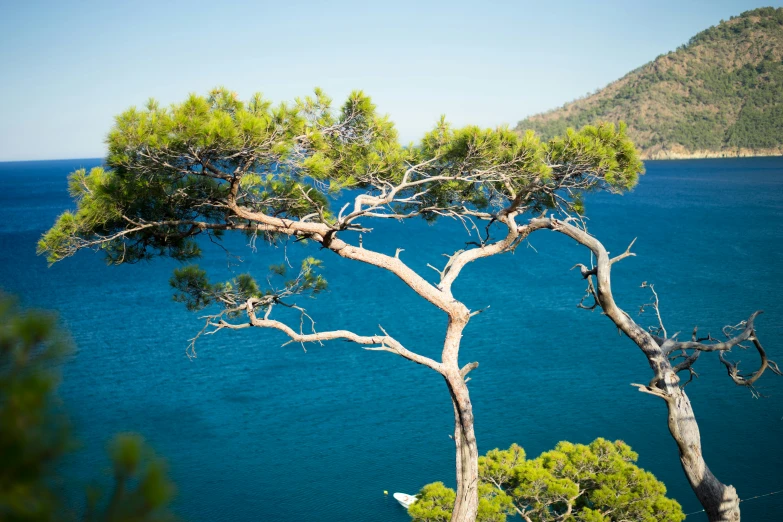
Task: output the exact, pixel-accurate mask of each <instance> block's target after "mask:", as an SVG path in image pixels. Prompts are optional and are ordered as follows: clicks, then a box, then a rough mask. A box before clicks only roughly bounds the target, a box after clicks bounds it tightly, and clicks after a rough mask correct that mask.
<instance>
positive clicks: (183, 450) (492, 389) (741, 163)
mask: <svg viewBox="0 0 783 522" xmlns="http://www.w3.org/2000/svg"><path fill="white" fill-rule="evenodd" d="M98 163H99V160H69V161H50V162H24V163H0V187H1V188H2V190H0V287H1V288H4V289H5V290H7V291H9V292H13V293H16V294H19V295H20V296H21V300H22V303H23V304H24V305H28V306H37V307H45V308H50V309H56V310H58V311H59V312H60V315H61V318H62V320H63V322H64V323H65V324H66V325H67V327H68V328H70V330H71V331H72V332H73V336H74V338H75V340H76V342H77V344H78V351H77V353H76V355H75V356H74V357H73V358H72V360H71V361H69V363H68V364H67V366H66V368H65V380H64V383H63V386H62V389H61V392H62V396H63V397H64V400H65V402H66V403H67V404H68V406H69V407H70V410H71V414H72V417H73V419H74V423H75V428H76V432H77V434H78V436H79V438H80V439H81V441H82V443H83V446H84V449H83V450H82V451H80V452H79V453H77V454H76V455H75V456H74V457H73V458H72V459H71V460H70V462H69V468H70V471H69V473H70V476H72V477H74V481H77V480H78V481H79V482H80V483H81V482H88V481H90V480H92V479H94V478H96V477H98V478H102V479H103V480H108V476H107V473H106V471H105V470H106V467H107V460H106V458H105V456H104V446H105V443H106V441H107V439H108V438H109V436H110V434H112V433H114V432H117V431H128V430H133V431H139V432H141V433H143V434H144V435H145V436H146V438H147V439H148V440H150V441H151V442H152V443H153V444H154V446H155V447H156V449H157V450H158V451H159V452H160V453H162V454H164V455H166V456H167V458H168V460H169V462H170V466H171V470H172V474H173V476H174V478H175V480H176V482H177V484H178V488H179V494H178V500H177V508H178V511H179V512H180V513H181V514H182V515H183V516H184V518H186V519H189V520H194V521H227V520H263V521H266V520H270V521H281V522H282V521H300V520H323V521H369V520H381V521H387V520H388V521H400V522H402V521H405V520H408V517H407V515H406V514H405V513H404V511H403V510H402V509H401V508H400V507H399V506H398V505H396V502H395V501H394V500H393V499H391V497H390V496H389V497H385V496H384V495H383V491H384V490H388V491H389V492H393V491H404V492H410V493H413V492H415V491H417V490H418V489H419V488H420V487H421V486H422V485H423V484H425V483H427V482H431V481H434V480H443V481H445V482H447V483H452V484H453V480H454V479H453V469H454V464H453V458H454V448H453V444H452V441H451V440H450V439H449V437H448V435H449V434H450V433H451V430H452V412H451V404H450V402H449V399H448V393H447V391H446V388H445V385H444V383H443V382H442V380H440V379H439V378H438V376H437V375H436V374H434V373H433V372H432V371H429V370H427V369H425V368H423V367H420V366H417V365H415V364H413V363H410V362H408V361H405V360H403V359H401V358H398V357H395V356H393V355H391V354H387V353H375V352H366V351H363V350H361V349H360V348H358V347H356V346H353V345H350V344H347V343H342V342H334V343H329V344H326V345H324V346H310V347H308V349H307V352H306V353H305V352H304V351H303V350H302V348H301V347H300V346H295V345H288V346H286V347H281V344H282V343H283V342H285V340H286V339H285V338H284V337H283V335H282V334H278V333H274V332H266V331H260V330H259V331H241V332H233V333H232V332H224V333H221V334H219V335H216V336H212V337H210V338H208V339H205V340H204V341H202V342H201V343H200V344H199V345H198V354H199V356H198V358H197V359H195V360H189V359H188V358H187V357H186V356H185V348H186V346H187V344H188V339H189V338H190V337H192V336H193V334H195V333H196V332H197V331H198V330H199V329H200V327H201V322H200V321H199V319H198V317H197V315H196V314H190V313H188V312H186V311H185V310H184V307H182V306H180V305H178V304H176V303H173V302H172V301H171V298H170V290H169V288H168V278H169V276H170V274H171V270H172V268H173V267H174V266H175V265H174V263H172V262H170V261H166V260H163V261H161V260H158V261H155V262H153V263H150V264H142V265H136V266H123V267H106V266H105V265H104V264H103V262H102V260H101V259H100V257H99V256H98V255H95V254H92V253H90V252H86V253H81V254H80V255H78V256H76V257H75V258H73V259H69V260H67V261H65V262H63V263H59V264H58V265H56V266H54V267H52V268H47V267H46V262H45V260H44V259H41V258H39V257H36V256H35V243H36V241H37V239H38V237H39V236H40V235H41V233H42V232H43V231H44V230H45V229H46V228H48V227H49V226H50V225H51V224H52V222H53V220H54V219H55V217H56V216H57V215H58V214H59V213H60V212H62V211H63V210H64V209H66V208H69V207H70V201H69V198H68V195H67V190H66V175H67V173H69V172H70V171H72V170H74V169H75V168H78V167H81V166H85V167H90V166H94V165H96V164H98ZM647 168H648V173H647V175H646V176H645V177H644V178H642V181H641V183H640V184H639V186H638V188H637V189H636V190H635V191H634V192H633V193H632V194H629V195H626V196H623V197H611V196H605V195H599V196H594V197H592V198H590V199H589V200H588V215H589V216H590V218H591V221H590V227H591V231H592V232H593V233H595V234H596V235H598V236H599V237H600V238H601V239H602V240H603V242H604V244H606V245H607V248H609V249H610V250H611V251H613V252H616V253H619V252H621V251H623V250H624V249H625V247H626V246H627V244H628V243H629V242H630V241H631V240H632V239H633V238H634V237H637V236H638V238H639V239H638V240H637V242H636V246H635V251H636V252H637V257H635V258H630V259H627V260H625V261H623V262H622V263H620V264H619V265H616V268H615V273H614V278H613V279H614V284H615V293H616V297H617V299H618V302H619V303H620V304H621V305H623V306H624V307H625V309H626V310H627V311H628V312H629V313H635V312H636V310H637V309H638V307H639V305H641V304H643V303H645V302H647V301H648V299H649V294H647V293H646V290H644V289H641V288H639V285H640V283H641V281H643V280H646V281H649V282H653V283H654V284H655V285H656V289H657V290H658V292H659V294H660V295H661V307H662V312H663V314H664V318H665V320H666V322H667V327H668V328H669V331H670V332H673V331H677V330H682V331H684V332H690V330H691V329H692V327H693V325H699V327H700V328H701V330H702V331H704V332H706V331H711V332H713V333H718V332H719V330H720V327H721V326H723V325H724V324H728V323H736V322H738V321H740V320H742V319H744V318H746V317H747V316H748V315H749V314H750V313H751V312H753V311H754V310H756V309H763V310H765V314H764V315H763V316H761V317H760V319H759V320H758V323H757V325H758V328H759V332H760V337H761V339H762V342H763V343H764V345H765V346H766V347H767V348H768V351H769V352H770V354H771V356H772V358H776V359H778V360H779V361H780V362H781V363H783V304H781V303H782V301H781V298H780V295H781V293H782V292H781V291H782V290H783V284H782V283H781V274H780V269H781V267H783V227H781V224H783V159H781V158H758V159H736V160H703V161H686V162H650V163H648V164H647ZM447 231H448V233H444V232H443V230H442V229H441V228H433V227H428V226H427V225H424V224H422V223H406V224H404V225H400V224H396V223H385V224H383V226H380V227H376V232H377V233H375V234H371V235H365V238H364V241H365V246H368V247H371V248H376V249H380V250H382V251H385V252H389V253H393V252H394V250H395V249H396V248H397V247H401V248H405V252H403V254H402V257H403V259H404V260H406V261H408V262H409V263H410V264H411V265H412V266H413V267H414V268H416V269H417V270H420V271H421V272H422V273H425V274H426V273H427V272H428V271H429V269H427V268H426V264H427V263H428V262H429V263H433V264H442V263H443V260H444V258H442V257H441V254H442V253H446V252H448V253H451V252H453V251H454V250H456V249H459V248H461V247H463V246H464V241H465V236H464V231H463V230H462V228H461V227H459V226H452V225H449V226H448V227H447ZM536 234H537V235H534V236H532V237H531V238H530V248H528V247H527V246H522V247H520V248H519V249H518V250H517V252H516V254H514V255H506V256H501V257H496V258H495V259H491V260H484V261H481V262H478V263H474V264H473V265H472V266H470V267H469V268H468V269H466V270H465V271H464V272H463V275H462V276H461V278H460V280H459V281H458V284H457V285H456V287H455V293H456V295H457V296H458V297H460V298H461V299H462V300H463V301H464V302H466V303H467V304H468V306H469V307H470V308H472V309H478V308H482V307H485V306H487V305H491V308H489V310H488V311H487V312H486V313H484V314H482V315H480V316H478V317H476V318H474V320H473V321H472V323H471V324H470V325H469V327H468V329H467V332H466V335H465V338H464V343H463V350H462V361H463V362H467V361H469V360H478V361H480V363H481V367H480V368H479V369H478V370H476V371H475V372H474V373H473V374H472V377H473V380H472V381H471V393H472V397H473V401H474V409H475V414H476V430H477V436H478V441H479V449H480V451H481V452H482V453H483V452H486V451H487V450H489V449H492V448H495V447H507V446H508V445H510V444H511V443H512V442H518V443H520V444H521V445H522V446H524V448H525V449H526V450H527V452H528V454H530V455H536V454H538V453H540V452H541V451H544V450H547V449H550V448H552V447H553V446H554V445H555V444H556V443H557V442H558V441H559V440H571V441H574V442H583V443H587V442H590V441H591V440H593V439H594V438H595V437H598V436H602V437H606V438H610V439H623V440H625V441H626V442H628V443H629V444H630V445H631V446H632V447H633V448H634V449H635V450H636V451H638V452H639V454H640V465H641V466H643V467H645V468H647V469H649V470H650V471H652V472H653V473H654V474H655V475H657V476H658V477H659V478H660V479H661V480H663V481H664V482H665V483H666V484H667V486H668V488H669V491H670V494H671V495H672V496H673V497H675V498H676V499H677V500H679V501H680V502H681V503H682V504H683V507H684V509H685V512H686V513H689V512H692V511H697V510H699V509H701V507H700V506H699V504H698V503H697V501H696V499H695V497H694V495H693V494H692V492H691V490H690V488H689V487H688V485H687V483H686V481H685V479H684V476H683V474H682V471H681V469H680V467H679V463H678V459H677V451H676V448H675V445H674V442H673V441H672V440H671V438H670V437H669V434H668V431H667V429H666V421H665V407H664V405H663V404H662V403H661V401H660V400H658V399H656V398H654V397H650V396H647V395H643V394H641V393H639V392H637V391H636V390H635V388H632V387H631V386H629V383H632V382H647V381H648V380H649V378H650V372H649V369H648V367H647V364H646V361H645V360H644V358H643V356H642V355H641V353H640V352H639V351H638V349H637V348H636V346H635V345H633V344H632V343H631V342H630V341H628V340H627V339H625V338H622V337H619V336H618V335H617V334H616V333H615V330H614V329H613V327H612V325H611V323H610V322H609V321H608V320H607V319H606V318H605V317H602V316H601V315H600V314H599V313H591V312H587V311H584V310H579V309H577V308H576V303H577V302H578V301H579V299H580V297H581V296H582V292H583V290H584V287H583V283H582V281H581V280H580V278H579V277H578V276H577V274H575V273H574V272H569V268H570V267H571V266H572V265H573V264H574V263H577V262H586V261H588V259H589V258H588V257H587V255H586V252H585V251H583V250H581V249H579V248H578V247H577V246H576V245H574V244H573V243H572V242H570V241H569V240H567V239H565V238H564V237H560V236H557V235H555V234H552V233H549V232H538V233H536ZM231 245H232V247H234V248H235V249H236V250H237V253H238V254H240V255H241V256H242V257H243V258H244V261H245V262H244V264H243V266H241V267H237V266H229V263H228V262H227V261H228V260H227V258H226V256H225V254H224V253H222V251H219V250H209V252H208V255H207V257H206V259H205V260H204V261H203V263H202V264H204V265H206V266H208V267H209V269H210V270H211V271H212V273H213V274H215V277H216V278H218V277H220V278H224V279H225V278H229V277H230V276H231V271H235V272H238V271H246V270H252V271H254V272H256V273H260V274H263V273H265V272H264V271H265V268H266V267H267V266H268V265H269V264H271V263H278V262H280V259H281V257H282V255H283V250H282V249H277V250H273V249H269V248H266V247H264V248H260V249H259V251H258V252H257V253H255V254H254V253H252V252H251V251H250V250H249V249H248V248H246V247H245V246H244V245H243V242H242V241H236V242H233V243H231ZM302 253H303V252H301V251H300V250H299V249H295V248H293V247H292V248H291V249H289V254H290V255H291V256H297V255H301V254H302ZM325 260H326V268H325V271H326V276H327V278H328V279H329V281H330V292H328V293H327V294H325V295H322V296H319V298H318V299H317V300H300V304H304V305H306V306H307V308H308V310H309V312H310V313H311V315H312V316H313V317H314V318H315V320H316V321H317V327H318V328H319V329H321V330H325V329H330V328H337V327H348V328H351V329H354V330H355V331H357V332H359V333H362V334H367V335H370V334H373V333H377V332H378V329H377V326H376V325H378V324H381V325H382V326H383V327H384V328H385V329H386V330H388V331H389V333H391V334H392V335H394V336H396V337H397V338H398V339H400V340H401V341H402V342H403V343H404V344H405V345H407V346H408V347H409V348H411V349H414V350H417V351H420V352H423V353H425V354H429V355H432V356H436V355H437V354H438V352H439V342H440V340H441V338H442V334H443V331H444V328H445V321H444V318H443V316H442V315H441V314H439V313H437V312H436V311H435V310H433V309H432V307H431V306H428V305H427V304H426V303H424V302H422V301H421V300H420V299H417V298H416V297H415V296H414V295H413V294H412V292H411V291H409V290H408V289H407V287H405V286H404V285H403V284H402V283H400V282H399V281H397V280H396V279H395V278H394V277H392V276H389V275H388V274H385V273H382V272H380V271H379V270H376V269H373V268H371V267H366V266H361V265H358V264H356V263H352V262H350V261H345V260H342V259H339V258H337V256H333V255H330V256H327V257H326V258H325ZM432 275H435V274H434V273H432ZM428 277H429V276H428ZM642 319H644V321H643V322H644V323H650V324H651V323H652V317H643V318H642ZM735 358H740V359H741V360H742V361H743V366H745V365H746V364H747V366H745V367H746V368H748V369H750V368H751V365H752V364H753V362H754V360H755V359H754V357H753V355H752V354H750V353H748V354H742V355H741V356H737V357H735ZM699 362H700V364H699V369H700V372H701V378H700V379H698V381H697V382H695V383H693V384H691V385H689V386H688V392H689V394H690V397H691V399H692V401H693V404H694V409H695V412H696V415H697V417H698V419H699V421H700V426H701V430H702V436H703V443H704V451H705V455H706V458H707V462H708V464H709V465H710V466H711V468H712V469H713V471H714V472H715V474H716V475H717V476H718V477H719V478H720V479H722V480H723V481H724V482H727V483H731V484H734V485H735V486H736V487H737V489H738V490H739V493H740V496H741V497H743V498H749V497H752V496H755V495H760V494H764V493H768V492H770V491H776V490H780V489H783V471H781V470H783V449H781V446H780V441H781V440H783V378H779V377H776V376H774V375H772V374H770V375H765V376H764V378H763V379H762V380H761V381H760V386H759V389H760V391H761V392H762V393H763V394H765V395H766V396H767V397H766V398H763V399H758V400H756V399H753V398H752V397H751V395H750V393H749V392H748V391H747V390H744V389H740V388H738V387H736V386H734V385H733V384H732V383H731V382H730V381H729V380H728V378H727V377H726V375H725V371H724V370H723V369H722V366H720V364H719V363H718V361H717V358H714V357H710V356H709V355H705V356H704V357H702V360H700V361H699ZM743 510H744V514H745V520H754V521H773V520H779V519H780V513H781V512H783V494H780V495H775V496H770V497H765V498H761V499H757V500H751V501H749V502H747V503H744V504H743ZM689 520H706V517H704V515H703V514H698V515H694V516H692V517H689Z"/></svg>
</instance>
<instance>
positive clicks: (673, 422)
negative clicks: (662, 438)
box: [664, 371, 740, 522]
mask: <svg viewBox="0 0 783 522" xmlns="http://www.w3.org/2000/svg"><path fill="white" fill-rule="evenodd" d="M672 377H673V378H672ZM664 382H665V388H666V389H667V392H668V395H669V397H668V398H667V400H666V404H667V406H668V409H669V431H670V432H671V434H672V437H673V438H674V440H675V441H676V442H677V447H678V448H679V450H680V463H681V464H682V469H683V471H685V476H686V477H687V478H688V482H690V485H691V487H692V488H693V491H694V493H696V497H697V498H698V499H699V502H700V503H701V505H702V506H704V510H705V512H706V513H707V517H708V518H709V520H710V522H738V521H739V520H740V509H739V502H740V500H739V497H738V496H737V490H736V489H734V486H727V485H725V484H723V483H721V482H720V481H719V480H718V479H717V478H716V477H715V475H713V474H712V472H711V471H710V469H709V468H708V467H707V464H706V462H704V457H703V456H702V452H701V436H700V434H699V425H698V424H697V423H696V417H695V416H694V414H693V409H692V408H691V402H690V400H689V399H688V396H687V395H686V394H685V392H684V391H683V390H682V389H680V387H679V379H678V378H677V376H676V375H675V374H674V372H673V371H670V372H669V373H667V374H666V375H665V377H664Z"/></svg>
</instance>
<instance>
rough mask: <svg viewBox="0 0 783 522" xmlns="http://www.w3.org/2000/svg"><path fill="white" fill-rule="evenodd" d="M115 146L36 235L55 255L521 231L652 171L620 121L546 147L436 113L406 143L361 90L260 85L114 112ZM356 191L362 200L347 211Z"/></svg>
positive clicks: (113, 257)
mask: <svg viewBox="0 0 783 522" xmlns="http://www.w3.org/2000/svg"><path fill="white" fill-rule="evenodd" d="M107 143H108V150H109V152H108V155H107V157H106V161H105V165H104V166H103V167H98V168H94V169H92V170H91V171H90V172H86V171H85V170H83V169H82V170H78V171H76V172H74V173H73V174H71V176H70V185H69V186H70V192H71V195H72V197H73V199H74V201H75V203H76V209H75V210H74V211H68V212H65V213H64V214H62V215H61V216H60V217H59V218H58V220H57V222H56V223H55V225H54V226H53V227H52V229H51V230H49V231H48V232H47V233H46V234H45V235H44V236H43V237H42V239H41V240H40V242H39V245H38V249H39V252H40V253H45V254H46V255H47V257H48V259H49V261H50V262H56V261H59V260H61V259H63V258H65V257H68V256H71V255H73V254H74V253H76V252H77V251H79V250H80V249H85V248H91V249H97V250H101V251H102V252H103V253H104V254H105V256H106V259H107V261H108V262H109V263H116V264H119V263H133V262H137V261H140V260H148V259H151V258H154V257H158V256H167V257H172V258H174V259H177V260H179V261H188V260H192V259H194V258H198V257H199V256H200V255H201V247H200V244H199V242H197V241H196V238H197V237H198V236H209V237H210V239H212V240H213V241H214V242H219V241H220V239H221V237H222V236H223V234H225V232H227V231H231V230H241V231H243V232H244V233H246V234H248V235H250V236H252V237H257V236H261V237H263V238H264V239H266V240H269V241H275V240H278V239H280V238H284V237H294V238H296V239H299V240H302V239H310V240H315V241H316V242H318V243H321V244H322V245H323V246H325V247H328V248H331V249H333V250H334V249H335V248H336V246H335V245H337V244H338V243H336V242H335V241H336V238H337V237H338V235H339V234H340V233H341V232H345V231H357V230H360V231H364V232H365V233H369V232H370V228H368V222H369V221H370V220H372V219H403V218H413V217H421V218H423V219H426V220H429V221H434V220H436V219H437V218H441V217H449V218H456V219H462V220H466V219H467V220H479V221H486V222H489V223H490V224H493V223H500V224H504V225H505V226H506V227H509V226H511V227H513V226H515V225H513V223H514V219H515V218H516V217H517V216H521V215H523V214H525V213H533V212H536V213H540V212H541V211H544V210H546V209H557V210H562V211H566V212H575V213H581V212H582V211H583V208H582V195H583V194H584V193H585V192H588V191H592V190H608V191H612V192H622V191H625V190H628V189H630V188H632V187H633V186H634V184H635V183H636V181H637V177H638V175H639V174H640V173H642V172H643V166H642V163H641V162H640V160H639V159H638V156H637V154H636V151H635V149H634V147H633V144H632V143H631V142H630V141H629V140H628V138H627V136H626V130H625V126H624V125H622V124H620V126H619V127H615V126H614V125H613V124H600V125H598V126H595V127H591V126H588V127H585V128H583V129H581V130H579V131H573V130H569V131H568V132H567V133H566V135H565V136H562V137H558V138H555V139H553V140H550V141H546V142H542V141H541V140H540V139H539V138H538V137H537V136H536V135H535V134H533V133H532V132H526V133H522V134H518V133H516V132H514V131H511V130H509V129H508V128H503V127H501V128H497V129H481V128H478V127H475V126H467V127H463V128H453V127H452V126H450V125H449V124H448V123H447V122H446V120H445V119H441V120H440V121H439V122H438V123H437V124H436V125H435V127H434V129H433V130H432V131H430V132H429V133H427V134H426V135H425V136H424V137H423V138H422V140H421V141H420V142H419V143H418V144H409V145H405V146H403V145H402V144H400V143H399V141H398V137H397V133H396V131H395V129H394V126H393V124H392V123H391V122H390V121H389V119H388V118H387V117H386V116H382V115H379V114H378V113H377V111H376V108H375V106H374V105H373V104H372V102H371V101H370V98H368V97H367V96H366V95H365V94H363V93H362V92H360V91H356V92H353V93H351V95H350V96H349V97H348V99H347V100H346V102H345V103H344V104H343V105H342V107H340V108H339V109H337V110H335V109H333V107H332V101H331V100H330V99H329V98H328V97H327V96H326V95H325V94H324V93H323V92H321V91H320V90H318V89H316V91H315V93H314V95H313V96H310V97H306V98H303V99H296V100H295V101H294V102H293V103H281V104H278V105H273V104H272V103H271V102H270V101H268V100H266V99H264V98H263V97H262V96H261V95H260V94H256V95H254V96H252V97H251V98H250V100H248V101H247V102H242V101H240V100H239V99H238V97H237V96H236V94H234V93H232V92H230V91H228V90H226V89H222V88H221V89H215V90H213V91H212V92H210V93H209V95H208V96H206V97H204V96H198V95H195V94H193V95H191V96H189V97H188V98H187V99H186V100H185V101H184V102H182V103H179V104H174V105H171V106H170V107H162V106H161V105H160V104H158V103H157V102H155V101H154V100H151V101H149V102H148V103H147V105H146V107H145V108H143V109H139V108H131V109H129V110H127V111H125V112H123V113H122V114H120V115H119V116H117V117H116V119H115V124H114V126H113V128H112V129H111V130H110V132H109V134H108V138H107ZM346 190H350V191H351V192H350V196H351V198H352V201H351V202H350V204H345V205H344V206H342V207H340V208H336V207H335V201H336V196H338V195H339V194H341V193H343V192H344V191H346ZM344 195H345V194H343V196H344ZM474 228H476V229H477V227H474ZM490 239H491V238H490V237H489V236H487V237H482V238H479V241H480V242H481V243H482V244H484V243H487V242H490ZM341 255H344V254H341ZM300 275H301V274H300ZM182 276H183V277H185V276H187V277H186V279H187V278H189V279H190V281H191V282H193V281H195V280H198V279H200V276H199V277H196V274H195V273H194V272H191V273H183V274H182ZM185 283H187V281H185ZM319 284H320V283H319ZM175 286H176V285H175ZM205 288H207V290H205V291H206V292H212V294H214V292H215V288H216V287H214V286H213V287H205ZM208 300H209V299H207V301H208ZM199 302H200V300H199V299H195V300H194V301H192V303H191V304H193V303H199Z"/></svg>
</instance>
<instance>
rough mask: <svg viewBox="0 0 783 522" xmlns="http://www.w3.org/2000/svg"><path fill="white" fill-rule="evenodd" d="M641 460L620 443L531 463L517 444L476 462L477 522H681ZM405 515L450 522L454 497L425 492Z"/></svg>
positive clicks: (564, 451) (565, 451)
mask: <svg viewBox="0 0 783 522" xmlns="http://www.w3.org/2000/svg"><path fill="white" fill-rule="evenodd" d="M637 458H638V455H637V454H636V453H635V452H633V451H632V450H631V448H630V446H628V445H627V444H625V443H624V442H622V441H615V442H610V441H607V440H605V439H600V438H599V439H596V440H595V441H593V442H592V443H590V444H589V445H584V444H572V443H570V442H561V443H559V444H558V445H557V447H555V449H554V450H552V451H547V452H544V453H542V454H541V455H539V456H538V457H536V458H535V459H532V460H528V459H526V458H525V451H524V450H523V449H522V448H521V447H520V446H518V445H516V444H512V445H511V447H510V448H509V449H507V450H499V449H494V450H492V451H489V452H488V453H487V454H486V455H485V456H483V457H480V458H479V480H480V484H479V495H480V498H479V510H478V518H477V521H479V522H505V521H506V519H507V517H508V516H515V515H519V516H521V517H522V519H524V520H526V521H528V522H554V521H569V520H570V521H582V522H614V521H621V520H634V521H639V522H680V521H682V520H684V519H685V515H684V514H683V512H682V508H681V507H680V505H679V504H678V503H677V502H676V501H675V500H672V499H670V498H667V497H666V487H665V486H664V485H663V483H661V482H660V481H658V480H657V479H656V478H655V477H654V476H653V475H652V474H651V473H649V472H647V471H645V470H643V469H641V468H639V467H638V466H636V464H635V463H636V461H637ZM418 497H419V500H417V501H416V502H415V503H414V504H412V505H411V507H410V508H409V510H408V512H409V513H410V515H411V516H412V517H413V520H414V522H441V521H447V520H449V517H450V515H451V507H452V506H453V505H454V499H455V493H454V490H452V489H450V488H447V487H446V486H444V485H443V483H442V482H435V483H432V484H427V485H426V486H424V487H423V488H422V490H421V491H420V492H419V494H418Z"/></svg>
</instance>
